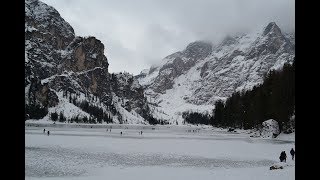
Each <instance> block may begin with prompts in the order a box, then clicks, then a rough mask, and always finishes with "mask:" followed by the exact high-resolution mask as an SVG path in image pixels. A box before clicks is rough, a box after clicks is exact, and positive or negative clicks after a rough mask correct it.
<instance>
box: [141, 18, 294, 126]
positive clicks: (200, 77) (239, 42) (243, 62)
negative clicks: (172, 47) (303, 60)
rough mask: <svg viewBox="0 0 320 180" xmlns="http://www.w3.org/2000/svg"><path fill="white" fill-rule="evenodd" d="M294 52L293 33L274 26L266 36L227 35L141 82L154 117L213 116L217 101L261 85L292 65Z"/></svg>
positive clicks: (194, 47) (169, 60) (164, 64)
mask: <svg viewBox="0 0 320 180" xmlns="http://www.w3.org/2000/svg"><path fill="white" fill-rule="evenodd" d="M294 48H295V46H294V34H288V35H284V34H283V33H282V32H281V30H280V28H279V27H278V26H277V25H276V23H274V22H271V23H269V24H268V25H267V26H266V27H265V28H264V29H263V30H262V31H258V32H251V33H249V34H244V35H241V36H235V37H231V36H228V37H226V38H225V39H224V40H223V41H222V42H221V43H219V44H217V45H213V44H211V43H208V42H201V41H197V42H194V43H191V44H190V45H188V46H187V47H186V49H185V50H184V51H181V52H176V53H174V54H172V55H169V56H167V57H166V58H164V59H163V60H162V61H161V64H160V65H158V66H153V67H151V68H150V69H149V72H147V71H146V70H144V71H143V72H142V73H141V74H140V75H139V76H137V79H138V80H139V82H140V83H141V84H142V85H143V86H144V87H145V88H146V95H147V96H148V101H149V102H150V104H151V110H152V111H153V114H154V116H156V117H158V118H160V119H161V118H162V119H167V120H170V121H172V122H175V121H178V122H179V123H181V122H182V117H181V114H182V112H184V111H198V112H207V113H211V111H212V109H213V108H214V107H213V104H214V102H215V101H217V100H219V99H222V100H225V99H226V98H227V97H229V96H230V95H231V94H232V93H233V92H235V91H242V90H246V89H251V88H252V87H253V86H254V85H257V84H259V83H262V81H263V77H264V75H265V74H266V73H267V72H268V71H269V70H270V69H279V68H281V67H282V66H283V64H284V63H285V62H292V61H293V59H294V56H295V51H294Z"/></svg>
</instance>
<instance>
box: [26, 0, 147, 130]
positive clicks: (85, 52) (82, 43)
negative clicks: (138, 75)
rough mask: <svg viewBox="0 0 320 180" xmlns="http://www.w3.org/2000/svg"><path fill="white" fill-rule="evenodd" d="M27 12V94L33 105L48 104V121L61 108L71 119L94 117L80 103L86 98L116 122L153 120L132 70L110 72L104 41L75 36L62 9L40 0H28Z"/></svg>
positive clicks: (27, 104) (41, 105) (31, 105)
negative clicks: (62, 13) (61, 14)
mask: <svg viewBox="0 0 320 180" xmlns="http://www.w3.org/2000/svg"><path fill="white" fill-rule="evenodd" d="M25 13H26V14H25V15H26V16H25V99H26V106H30V107H31V108H29V110H30V109H32V107H36V105H39V106H40V107H45V108H48V111H49V113H48V114H47V115H46V116H45V117H44V118H43V119H44V120H47V119H49V116H50V113H53V112H57V113H60V112H62V113H63V114H64V116H65V117H66V118H72V117H74V116H79V117H80V118H81V117H87V118H89V117H93V118H95V117H94V115H93V114H92V113H91V112H85V111H84V110H83V109H85V107H82V108H81V107H80V104H81V103H83V102H87V103H89V106H95V107H97V108H100V109H102V111H103V113H104V114H106V115H107V116H106V117H108V116H110V117H111V118H112V119H113V122H115V123H119V122H124V123H134V124H136V123H148V121H146V120H148V118H149V117H150V113H149V107H148V106H147V103H146V98H145V97H144V91H143V88H142V86H141V85H140V84H139V83H138V81H137V80H136V79H134V77H133V76H132V75H130V74H128V73H118V74H110V73H109V72H108V65H109V64H108V60H107V57H106V56H105V55H104V45H103V44H102V43H101V41H100V40H98V39H96V38H95V37H79V36H76V35H75V33H74V30H73V28H72V27H71V26H70V24H69V23H67V22H66V21H65V20H64V19H63V18H62V17H61V16H60V14H59V12H58V11H57V10H55V9H54V8H53V7H51V6H48V5H47V4H45V3H42V2H40V1H38V0H26V2H25ZM87 108H88V105H87ZM30 111H31V110H30ZM91 111H92V110H91ZM95 114H96V115H97V114H99V113H95ZM100 114H101V113H100ZM26 116H27V117H28V116H29V114H28V115H27V114H26Z"/></svg>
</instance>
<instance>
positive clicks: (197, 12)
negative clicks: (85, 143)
mask: <svg viewBox="0 0 320 180" xmlns="http://www.w3.org/2000/svg"><path fill="white" fill-rule="evenodd" d="M41 1H43V2H45V3H47V4H48V5H51V6H53V7H54V8H56V9H57V10H58V11H59V13H60V15H61V16H62V17H63V18H64V19H65V20H66V21H67V22H69V23H70V25H71V26H72V27H73V28H74V31H75V34H76V36H95V37H96V38H97V39H99V40H101V41H102V43H103V44H104V45H105V55H106V56H107V58H108V61H109V64H110V65H109V72H122V71H127V72H130V73H133V74H135V75H136V74H138V73H140V71H141V70H142V69H146V68H149V67H150V66H151V65H152V64H156V63H157V62H159V61H161V59H162V58H164V57H165V56H167V55H170V54H172V53H174V52H176V51H181V50H183V49H184V48H185V47H186V46H187V45H188V44H189V43H190V42H193V41H196V40H210V41H211V42H213V43H217V42H218V41H219V40H221V38H223V37H224V36H226V35H227V34H234V33H237V32H246V31H250V30H253V29H256V28H257V27H261V26H265V25H267V24H268V22H271V21H274V22H276V23H277V24H278V26H279V27H280V28H281V29H282V30H283V31H293V30H294V26H295V11H294V9H295V4H294V0H41Z"/></svg>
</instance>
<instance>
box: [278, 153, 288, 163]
mask: <svg viewBox="0 0 320 180" xmlns="http://www.w3.org/2000/svg"><path fill="white" fill-rule="evenodd" d="M279 159H280V162H283V161H284V162H286V160H287V155H286V152H285V151H282V152H281V154H280V157H279Z"/></svg>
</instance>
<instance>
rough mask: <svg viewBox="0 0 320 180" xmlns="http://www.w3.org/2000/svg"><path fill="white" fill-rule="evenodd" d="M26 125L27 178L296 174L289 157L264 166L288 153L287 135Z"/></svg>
mask: <svg viewBox="0 0 320 180" xmlns="http://www.w3.org/2000/svg"><path fill="white" fill-rule="evenodd" d="M30 125H31V124H27V123H26V128H25V175H26V179H52V180H55V179H79V180H83V179H93V180H96V179H139V180H143V179H154V180H158V179H161V180H162V179H184V180H188V179H219V180H223V179H246V180H247V179H275V180H277V179H290V180H292V179H294V178H295V176H294V174H295V170H294V167H295V163H294V161H292V160H291V158H290V157H288V159H287V163H286V165H285V166H284V169H279V170H269V167H270V166H272V165H274V164H277V163H278V162H279V159H278V157H279V154H280V152H281V151H286V152H287V154H288V155H289V151H290V149H291V148H292V147H293V148H294V137H293V138H292V137H290V135H285V136H286V137H284V136H280V135H279V136H280V137H282V138H283V139H281V140H279V139H262V138H250V137H249V133H248V132H247V131H241V130H238V133H229V132H227V131H226V130H223V129H218V128H212V127H209V126H199V127H197V126H150V125H146V126H143V125H104V126H102V125H100V126H97V125H96V126H94V125H87V126H85V125H83V126H82V125H80V126H79V125H64V127H62V125H60V126H58V125H57V124H56V125H52V124H42V126H41V127H35V126H34V125H33V126H30ZM111 126H112V130H111V132H110V131H107V129H110V128H111ZM91 127H93V128H91ZM44 128H45V129H46V130H49V131H50V136H47V135H46V134H44V133H43V129H44ZM141 130H142V131H143V134H142V135H140V134H139V131H141ZM188 130H189V131H188ZM190 130H191V132H190ZM192 130H196V131H197V132H193V131H192ZM120 132H123V134H122V135H120ZM291 136H292V135H291ZM293 136H294V134H293Z"/></svg>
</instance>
